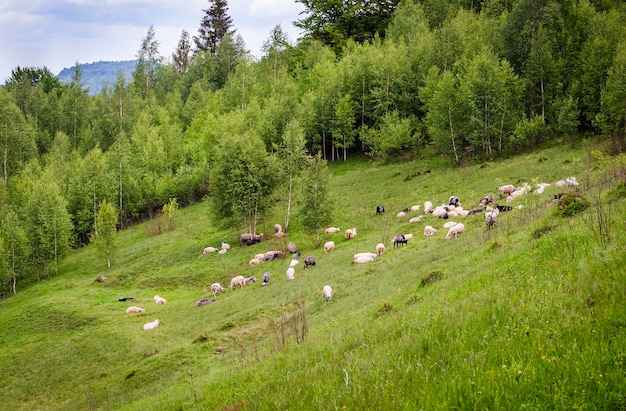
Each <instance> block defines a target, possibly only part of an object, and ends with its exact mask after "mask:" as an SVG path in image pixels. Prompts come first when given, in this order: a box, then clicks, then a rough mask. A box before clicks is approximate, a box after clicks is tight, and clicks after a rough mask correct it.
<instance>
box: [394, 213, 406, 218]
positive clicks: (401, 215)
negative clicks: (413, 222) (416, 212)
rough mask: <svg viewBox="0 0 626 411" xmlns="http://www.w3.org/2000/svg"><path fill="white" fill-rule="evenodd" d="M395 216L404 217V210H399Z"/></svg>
mask: <svg viewBox="0 0 626 411" xmlns="http://www.w3.org/2000/svg"><path fill="white" fill-rule="evenodd" d="M396 217H398V218H404V217H406V211H400V212H399V213H398V214H397V215H396Z"/></svg>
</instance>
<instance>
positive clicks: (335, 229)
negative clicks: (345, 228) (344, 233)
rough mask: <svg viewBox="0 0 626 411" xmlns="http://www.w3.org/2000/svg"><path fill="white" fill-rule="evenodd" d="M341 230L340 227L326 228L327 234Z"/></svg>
mask: <svg viewBox="0 0 626 411" xmlns="http://www.w3.org/2000/svg"><path fill="white" fill-rule="evenodd" d="M339 231H341V230H340V229H339V227H328V228H327V229H326V230H324V233H325V234H334V233H338V232H339Z"/></svg>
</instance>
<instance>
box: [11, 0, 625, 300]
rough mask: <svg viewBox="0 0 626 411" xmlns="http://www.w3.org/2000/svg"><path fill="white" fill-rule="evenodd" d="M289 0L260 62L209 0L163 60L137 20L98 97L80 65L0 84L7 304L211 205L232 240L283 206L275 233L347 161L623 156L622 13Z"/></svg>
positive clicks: (444, 1)
mask: <svg viewBox="0 0 626 411" xmlns="http://www.w3.org/2000/svg"><path fill="white" fill-rule="evenodd" d="M300 2H301V3H303V4H304V5H305V6H306V13H305V15H304V17H303V19H301V20H299V21H297V22H296V23H297V26H298V27H300V28H301V29H303V30H304V33H305V34H304V35H303V37H302V38H300V39H289V38H288V36H287V35H286V34H285V33H284V31H283V30H282V29H281V27H280V26H279V25H278V26H276V27H275V28H274V29H273V30H272V31H271V32H270V33H268V38H267V39H266V40H265V41H264V47H263V50H264V54H263V55H262V56H261V57H260V58H258V59H256V58H252V57H251V55H250V53H249V52H248V51H247V50H246V47H245V44H244V43H243V41H242V39H241V37H240V36H239V35H238V34H237V31H236V28H235V27H233V26H232V20H231V19H230V17H229V16H228V4H227V1H226V0H209V2H208V3H209V7H208V8H207V9H205V10H199V11H198V14H199V20H200V27H199V29H198V34H197V35H195V36H190V33H189V32H187V31H185V30H183V32H182V33H181V36H180V40H179V42H178V46H177V48H176V49H175V50H173V51H166V50H160V49H159V41H158V40H157V33H156V32H155V30H154V28H153V27H149V28H147V33H146V36H145V37H144V38H143V39H142V42H141V44H138V47H137V50H138V51H137V55H136V57H137V60H138V63H137V66H136V69H135V71H134V72H133V75H132V79H128V80H126V78H125V77H124V76H123V75H122V74H121V73H120V75H118V77H117V79H116V81H115V82H114V84H110V85H107V86H106V87H104V88H103V89H102V90H101V91H100V92H99V93H98V94H97V95H93V96H92V95H90V93H89V90H88V89H87V88H85V87H84V86H83V85H82V83H81V67H80V65H79V64H78V63H77V64H76V66H75V67H74V72H73V76H72V81H71V82H70V83H69V84H62V83H61V82H60V81H59V79H58V78H57V77H56V76H54V75H53V74H52V73H51V72H50V70H49V69H47V68H46V67H16V68H15V69H14V70H13V72H12V75H11V77H10V78H8V79H7V80H6V81H5V83H4V85H3V86H1V87H0V152H1V153H2V182H3V184H0V210H1V213H0V215H1V221H0V284H2V286H1V288H0V293H2V294H7V293H15V292H16V291H17V289H18V286H19V287H23V286H24V284H28V283H29V282H33V281H38V280H40V279H42V278H45V277H49V276H51V275H54V274H55V273H56V272H57V270H58V263H59V260H60V259H61V258H63V256H64V255H66V254H67V253H68V252H70V250H72V249H73V248H76V247H80V246H82V245H85V244H88V243H90V242H92V241H93V242H97V241H101V242H103V243H105V246H104V248H105V249H107V244H106V243H107V234H106V233H108V232H110V230H108V229H107V228H110V227H111V226H115V227H116V228H117V229H124V228H125V227H128V226H129V225H132V224H133V223H135V222H137V221H143V220H146V219H152V218H157V217H158V216H160V215H163V214H165V215H167V214H168V213H170V214H171V213H173V212H174V210H175V209H176V208H177V207H179V206H180V207H184V206H187V205H190V204H193V203H195V202H197V201H199V200H200V199H203V198H205V197H209V198H211V200H212V202H213V207H212V212H214V213H215V215H216V216H218V217H220V220H221V221H222V223H223V224H224V225H225V226H228V227H231V228H232V229H233V230H236V231H238V232H242V233H243V232H256V227H257V226H258V225H259V224H260V223H261V222H262V221H263V218H264V215H265V213H266V212H267V210H269V208H270V207H271V206H272V205H273V204H274V203H276V201H281V202H283V203H284V204H285V207H284V208H285V216H284V219H285V226H286V228H287V227H288V221H289V217H290V205H291V201H292V194H293V193H294V191H293V190H295V188H296V186H297V185H298V184H300V185H302V184H305V183H306V184H308V185H309V186H311V187H317V186H318V185H317V183H323V181H321V182H319V181H315V178H316V176H317V177H318V178H320V179H322V178H323V177H324V169H325V167H326V164H327V163H333V162H342V161H346V160H347V159H348V157H351V156H365V157H367V158H369V159H371V161H384V162H394V161H402V160H403V159H428V158H440V159H443V160H445V161H446V162H449V163H450V164H451V165H455V166H463V165H464V164H468V163H477V162H486V161H492V160H498V159H504V158H508V157H510V156H513V155H515V154H517V153H520V152H528V151H532V150H533V149H535V148H539V147H544V146H549V145H561V144H562V145H569V146H574V145H575V144H576V142H577V141H578V140H580V139H582V138H585V139H591V140H592V141H593V139H598V140H600V139H603V140H606V141H609V144H608V145H607V147H608V148H609V152H608V153H607V154H608V155H617V154H619V153H622V152H623V151H624V143H625V140H624V139H625V133H626V25H625V24H624V22H625V21H626V20H625V16H626V6H625V5H624V3H623V2H621V1H618V0H594V1H591V0H563V1H556V0H484V1H480V0H453V1H448V0H421V1H420V0H405V1H399V0H395V1H394V0H377V1H361V2H343V4H336V3H337V2H334V1H313V0H301V1H300ZM340 3H341V2H340ZM203 13H204V14H203ZM320 187H322V188H323V184H322V185H321V186H320ZM317 194H318V195H319V196H323V195H324V193H323V190H322V191H320V192H318V193H317ZM303 201H306V198H305V199H303ZM311 201H313V199H312V200H311ZM326 211H327V210H324V209H321V210H320V212H319V214H313V215H309V216H307V218H306V220H307V222H306V224H304V226H305V227H307V228H308V229H310V230H311V231H315V230H316V229H317V228H319V225H320V224H322V223H323V221H324V218H325V215H324V213H325V212H326ZM113 233H114V231H113ZM109 251H111V250H109Z"/></svg>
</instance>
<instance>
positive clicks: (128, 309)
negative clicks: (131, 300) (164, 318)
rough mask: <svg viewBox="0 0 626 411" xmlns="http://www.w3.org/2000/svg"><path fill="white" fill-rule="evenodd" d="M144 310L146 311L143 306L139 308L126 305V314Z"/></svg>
mask: <svg viewBox="0 0 626 411" xmlns="http://www.w3.org/2000/svg"><path fill="white" fill-rule="evenodd" d="M145 311H146V310H144V309H143V308H141V307H135V306H132V307H128V308H127V309H126V314H135V313H143V312H145Z"/></svg>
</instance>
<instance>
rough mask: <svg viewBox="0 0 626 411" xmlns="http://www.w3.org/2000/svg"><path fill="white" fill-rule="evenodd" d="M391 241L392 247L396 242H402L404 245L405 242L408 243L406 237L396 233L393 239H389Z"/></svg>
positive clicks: (396, 244)
mask: <svg viewBox="0 0 626 411" xmlns="http://www.w3.org/2000/svg"><path fill="white" fill-rule="evenodd" d="M391 242H392V243H393V247H394V248H395V247H396V246H398V244H402V245H404V244H407V243H408V241H407V239H406V238H405V237H404V235H403V234H396V235H395V236H394V237H393V240H391Z"/></svg>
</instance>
